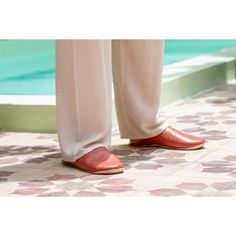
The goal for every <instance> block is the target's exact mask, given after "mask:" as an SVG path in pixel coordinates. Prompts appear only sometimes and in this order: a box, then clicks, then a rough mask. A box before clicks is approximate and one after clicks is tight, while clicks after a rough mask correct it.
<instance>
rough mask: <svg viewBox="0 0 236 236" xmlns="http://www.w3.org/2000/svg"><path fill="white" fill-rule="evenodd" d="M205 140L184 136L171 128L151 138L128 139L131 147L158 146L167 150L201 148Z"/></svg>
mask: <svg viewBox="0 0 236 236" xmlns="http://www.w3.org/2000/svg"><path fill="white" fill-rule="evenodd" d="M205 142H206V140H205V138H202V137H196V136H193V135H190V134H185V133H183V132H181V131H178V130H176V129H174V128H172V127H170V126H169V127H168V128H167V129H166V130H165V131H164V132H162V133H161V134H159V135H156V136H154V137H151V138H146V139H130V145H131V146H158V147H163V148H168V149H178V150H192V149H199V148H201V147H203V145H204V143H205Z"/></svg>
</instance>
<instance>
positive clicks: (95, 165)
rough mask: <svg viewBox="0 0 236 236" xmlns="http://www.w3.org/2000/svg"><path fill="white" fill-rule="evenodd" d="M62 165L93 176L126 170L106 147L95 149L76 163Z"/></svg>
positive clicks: (65, 162) (66, 162)
mask: <svg viewBox="0 0 236 236" xmlns="http://www.w3.org/2000/svg"><path fill="white" fill-rule="evenodd" d="M62 163H63V164H64V165H69V166H72V167H75V168H77V169H79V170H82V171H85V172H88V173H92V174H118V173H121V172H123V170H124V164H123V163H122V162H121V161H120V160H119V159H118V158H117V157H116V156H115V155H114V154H113V153H112V152H110V151H109V150H108V149H107V148H106V147H98V148H95V149H93V150H92V151H90V152H88V153H87V154H85V155H84V156H82V157H81V158H79V159H78V160H76V161H74V162H68V161H64V160H63V161H62Z"/></svg>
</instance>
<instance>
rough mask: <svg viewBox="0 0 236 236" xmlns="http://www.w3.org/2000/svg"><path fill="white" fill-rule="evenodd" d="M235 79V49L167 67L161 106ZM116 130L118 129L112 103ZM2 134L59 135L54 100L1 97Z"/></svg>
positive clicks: (46, 97) (38, 97)
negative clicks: (8, 132) (23, 132)
mask: <svg viewBox="0 0 236 236" xmlns="http://www.w3.org/2000/svg"><path fill="white" fill-rule="evenodd" d="M235 78H236V48H233V49H227V50H222V51H220V52H217V53H215V54H210V55H204V56H200V57H196V58H193V59H190V60H186V61H181V62H178V63H174V64H171V65H168V66H165V67H164V78H163V84H162V86H163V87H162V95H161V106H162V107H163V106H166V105H169V104H171V103H173V102H176V101H179V100H182V99H185V98H189V97H192V96H196V95H197V94H199V93H202V92H204V91H206V90H209V89H212V88H215V87H217V86H220V85H224V84H227V83H228V82H230V81H232V80H234V79H235ZM112 110H113V114H112V117H113V127H115V126H117V120H116V114H115V105H114V100H113V109H112ZM0 114H1V115H0V130H2V131H25V132H45V133H54V132H56V108H55V96H0Z"/></svg>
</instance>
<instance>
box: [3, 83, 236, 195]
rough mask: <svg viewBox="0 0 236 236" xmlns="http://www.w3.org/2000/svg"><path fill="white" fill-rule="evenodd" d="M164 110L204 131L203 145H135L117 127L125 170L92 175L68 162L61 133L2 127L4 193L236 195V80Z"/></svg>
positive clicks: (172, 119)
mask: <svg viewBox="0 0 236 236" xmlns="http://www.w3.org/2000/svg"><path fill="white" fill-rule="evenodd" d="M160 115H161V116H162V117H164V118H166V119H167V120H168V121H169V123H170V124H171V125H172V126H174V127H176V128H178V129H180V130H182V131H185V132H188V133H192V134H195V135H201V136H204V137H205V138H206V139H207V143H206V145H205V148H203V149H200V150H195V151H176V150H165V149H162V148H158V147H140V148H137V147H131V146H129V145H128V140H121V139H120V137H119V130H118V129H115V130H113V136H112V146H111V150H112V151H113V152H114V153H115V154H116V155H117V156H118V157H119V158H120V159H121V160H122V161H123V162H124V163H125V172H124V173H122V174H119V175H113V176H111V175H92V174H88V173H85V172H83V171H79V170H76V169H74V168H69V167H65V166H63V165H62V164H61V152H60V148H59V144H58V137H57V134H37V133H19V132H3V131H2V132H0V196H35V197H105V196H150V197H158V196H159V197H163V196H164V197H166V196H176V197H177V196H178V197H181V196H198V197H200V196H201V197H206V196H236V83H231V84H228V85H226V86H222V87H220V88H216V89H214V90H211V91H208V92H207V93H204V94H202V95H200V96H198V97H195V98H192V99H189V100H185V101H181V102H179V103H177V104H174V105H171V106H168V107H165V108H164V109H162V110H161V113H160Z"/></svg>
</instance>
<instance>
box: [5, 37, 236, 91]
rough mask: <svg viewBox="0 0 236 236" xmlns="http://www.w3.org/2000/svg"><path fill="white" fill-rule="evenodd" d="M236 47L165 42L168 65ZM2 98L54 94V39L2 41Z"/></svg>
mask: <svg viewBox="0 0 236 236" xmlns="http://www.w3.org/2000/svg"><path fill="white" fill-rule="evenodd" d="M231 47H236V40H166V42H165V65H170V64H172V63H175V62H178V61H183V60H187V59H190V58H193V57H196V56H200V55H203V54H209V53H213V52H217V51H220V50H222V49H225V48H231ZM0 95H55V41H54V40H0Z"/></svg>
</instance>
